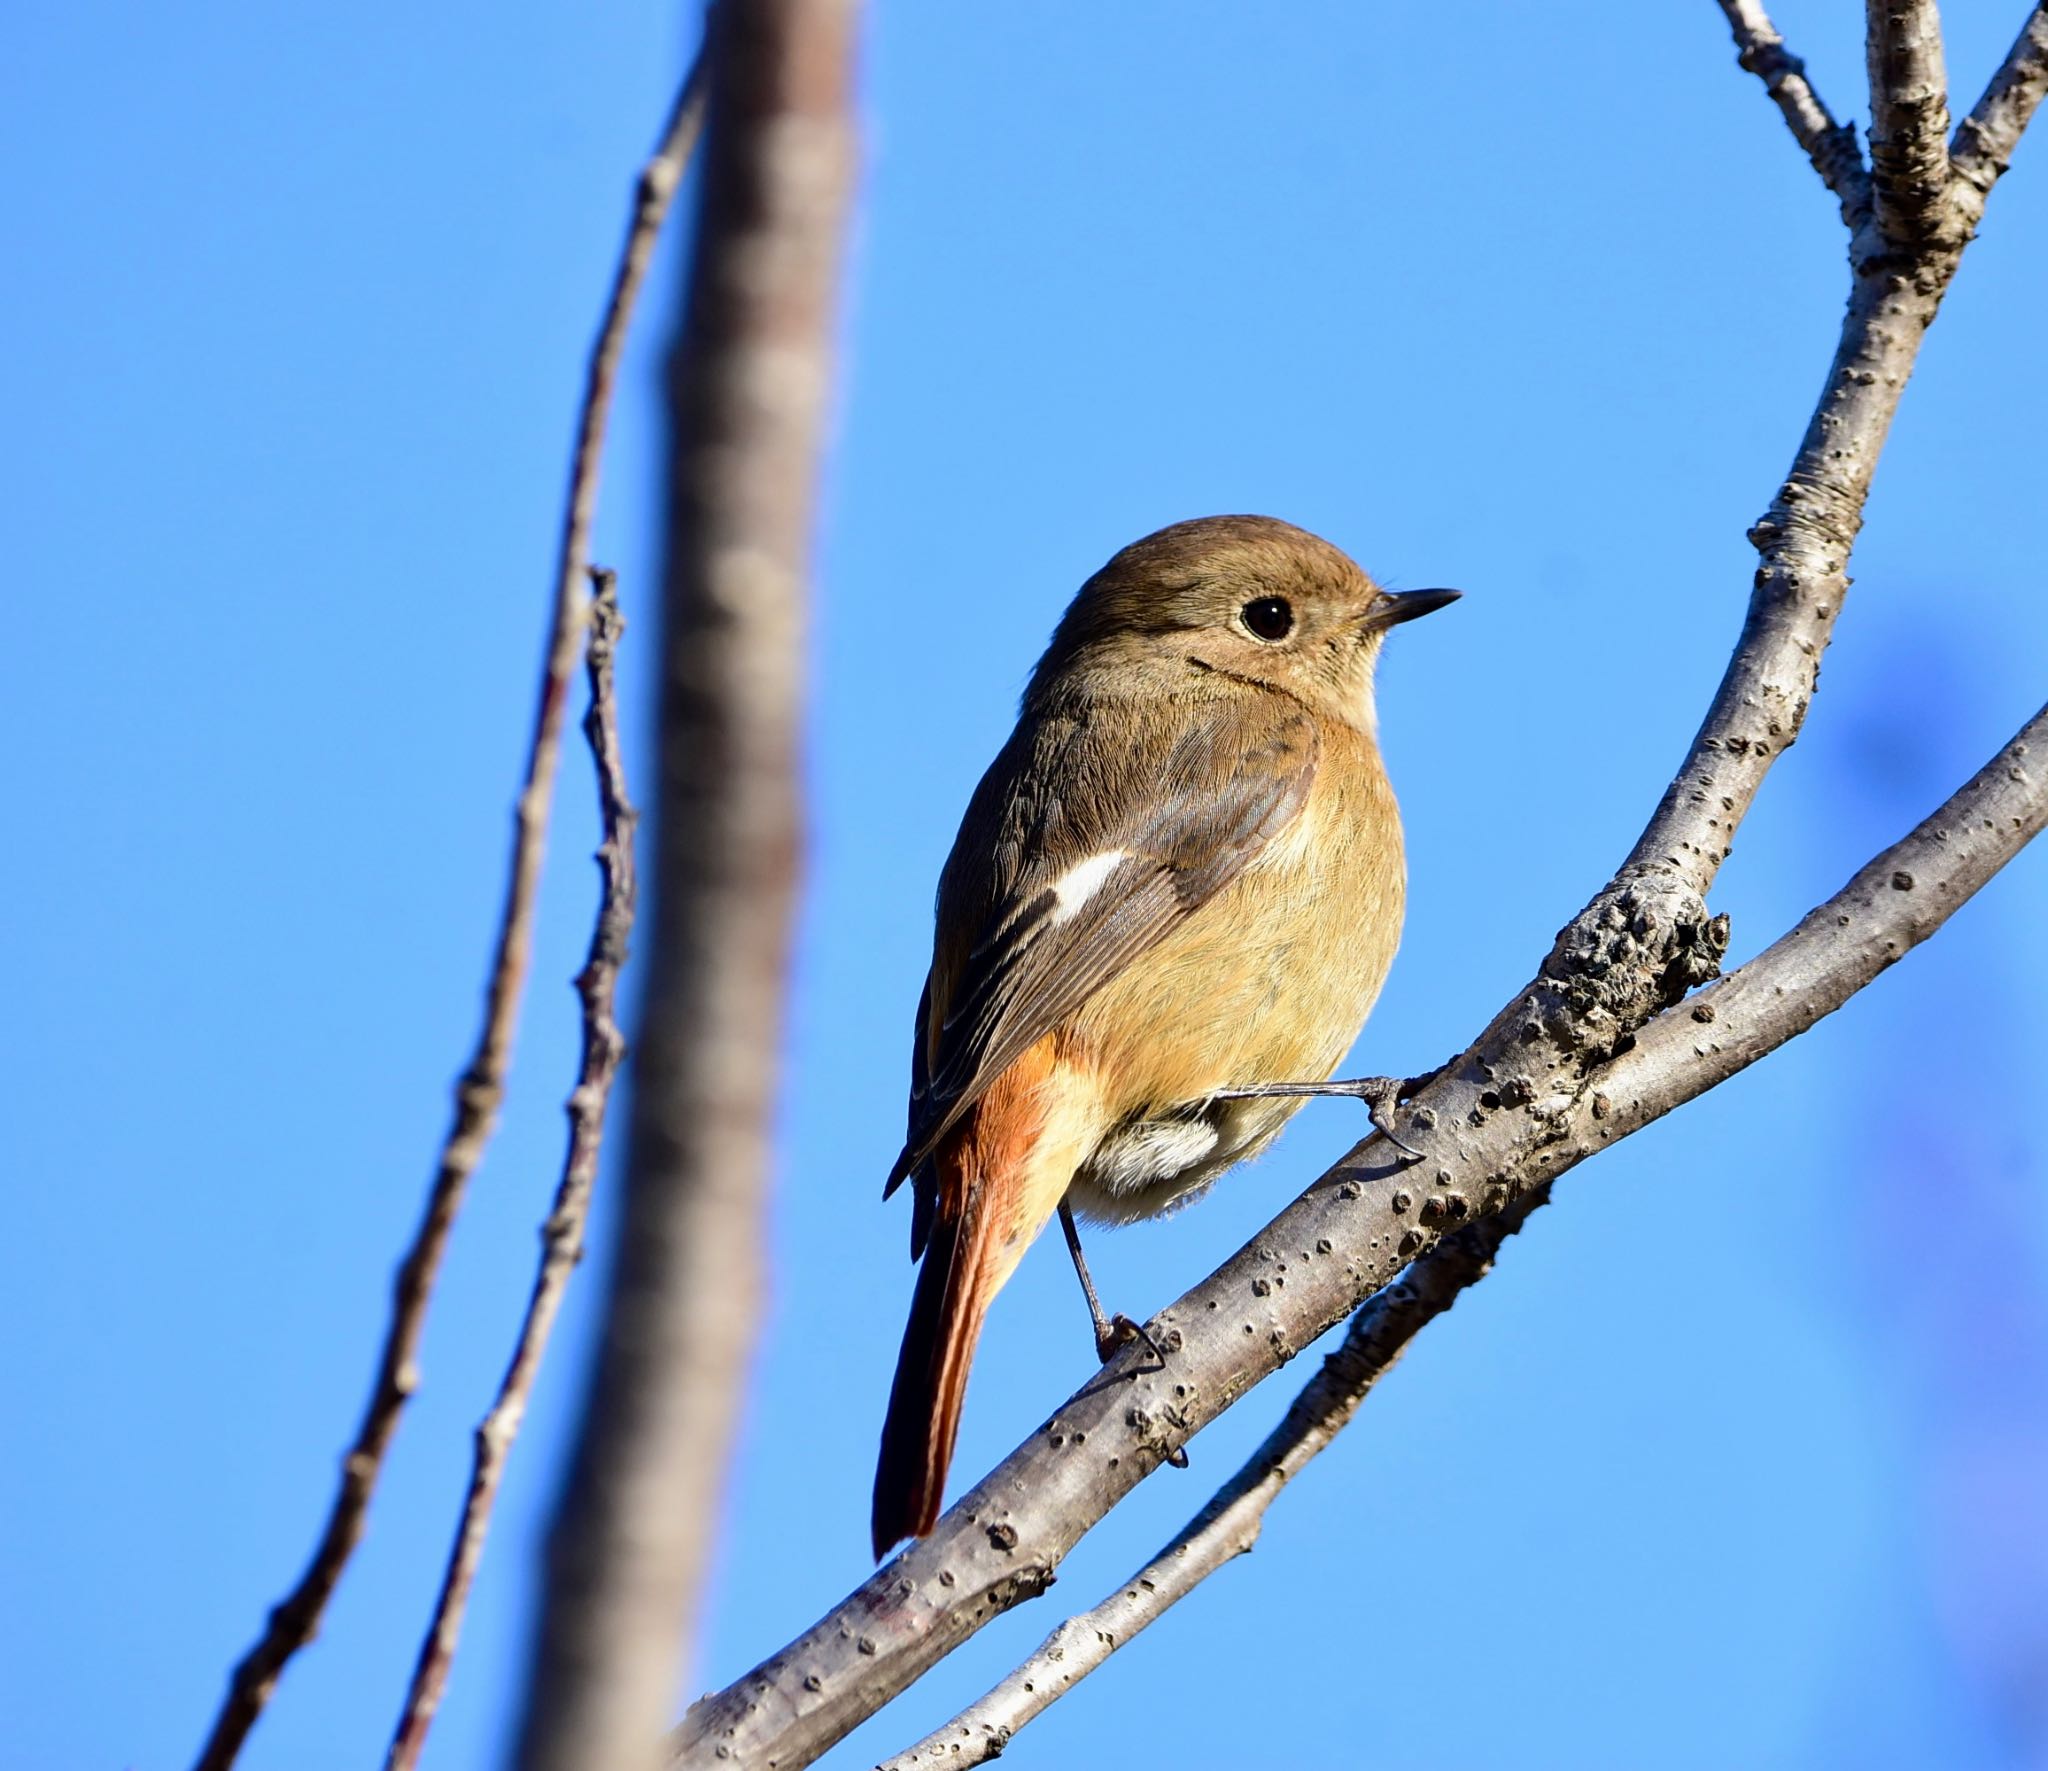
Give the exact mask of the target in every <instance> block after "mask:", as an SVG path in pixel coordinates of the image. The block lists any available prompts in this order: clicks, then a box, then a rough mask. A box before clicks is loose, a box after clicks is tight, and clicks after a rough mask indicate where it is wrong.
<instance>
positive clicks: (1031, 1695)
mask: <svg viewBox="0 0 2048 1771" xmlns="http://www.w3.org/2000/svg"><path fill="white" fill-rule="evenodd" d="M1549 1197H1550V1188H1549V1186H1548V1184H1545V1185H1542V1186H1539V1187H1535V1188H1532V1189H1531V1190H1530V1191H1529V1192H1527V1193H1525V1194H1523V1195H1522V1197H1521V1198H1519V1199H1517V1200H1515V1201H1514V1202H1513V1203H1512V1204H1510V1205H1508V1206H1507V1207H1505V1208H1504V1209H1503V1210H1501V1211H1500V1212H1498V1213H1496V1214H1495V1215H1494V1216H1492V1217H1489V1218H1481V1219H1480V1220H1479V1221H1478V1222H1477V1223H1475V1224H1467V1225H1466V1226H1465V1227H1464V1229H1462V1230H1460V1231H1459V1232H1458V1233H1457V1234H1456V1235H1454V1236H1447V1237H1445V1238H1444V1240H1443V1241H1442V1242H1440V1243H1438V1244H1437V1246H1436V1248H1435V1249H1434V1250H1432V1251H1431V1252H1430V1253H1429V1254H1426V1255H1424V1256H1423V1257H1422V1258H1421V1259H1420V1260H1418V1261H1417V1262H1416V1263H1415V1264H1414V1265H1413V1266H1411V1267H1410V1268H1409V1269H1408V1271H1407V1272H1406V1273H1404V1274H1403V1275H1402V1276H1401V1277H1400V1278H1399V1279H1397V1280H1395V1281H1394V1283H1393V1284H1392V1285H1390V1286H1388V1287H1387V1288H1386V1289H1385V1290H1384V1291H1382V1292H1379V1293H1378V1294H1377V1295H1375V1296H1374V1298H1373V1299H1372V1301H1371V1302H1370V1303H1368V1304H1367V1305H1366V1306H1365V1307H1364V1308H1363V1309H1361V1310H1360V1311H1359V1312H1358V1314H1357V1315H1356V1316H1354V1317H1352V1319H1351V1326H1350V1327H1349V1328H1348V1329H1347V1330H1346V1331H1345V1334H1344V1339H1343V1342H1342V1344H1340V1345H1339V1346H1338V1348H1337V1350H1336V1351H1335V1352H1334V1353H1332V1354H1330V1356H1329V1357H1328V1358H1327V1359H1325V1360H1324V1361H1323V1366H1322V1369H1321V1370H1320V1371H1318V1372H1317V1373H1316V1375H1315V1376H1314V1377H1312V1378H1310V1379H1309V1381H1308V1383H1307V1385H1306V1386H1305V1387H1304V1388H1303V1389H1302V1392H1301V1394H1300V1395H1298V1396H1296V1397H1295V1399H1294V1400H1293V1402H1292V1403H1290V1404H1289V1405H1288V1409H1287V1413H1286V1414H1285V1415H1284V1416H1283V1417H1282V1418H1281V1421H1280V1424H1279V1425H1278V1426H1277V1427H1275V1428H1274V1429H1273V1431H1272V1432H1271V1433H1269V1434H1267V1436H1266V1439H1265V1442H1264V1443H1263V1444H1261V1445H1260V1447H1259V1448H1258V1450H1256V1451H1255V1452H1253V1453H1252V1455H1251V1456H1250V1457H1248V1458H1247V1459H1246V1460H1245V1461H1244V1464H1243V1465H1242V1467H1240V1469H1239V1470H1238V1472H1237V1474H1236V1475H1234V1476H1233V1477H1231V1479H1230V1480H1229V1481H1228V1482H1226V1483H1224V1485H1223V1486H1222V1487H1221V1488H1220V1489H1218V1490H1217V1491H1216V1494H1215V1496H1214V1497H1213V1498H1212V1499H1211V1500H1210V1502H1209V1504H1208V1505H1207V1506H1205V1507H1204V1508H1203V1509H1202V1510H1201V1511H1200V1512H1199V1513H1197V1514H1196V1515H1195V1516H1194V1517H1193V1518H1192V1519H1190V1520H1189V1521H1188V1522H1187V1524H1185V1525H1184V1526H1182V1527H1181V1529H1180V1530H1179V1531H1178V1532H1177V1533H1176V1534H1175V1535H1174V1538H1173V1541H1172V1542H1170V1543H1169V1544H1168V1545H1167V1546H1166V1547H1165V1548H1164V1549H1163V1550H1161V1551H1160V1552H1159V1554H1158V1555H1156V1556H1154V1557H1153V1558H1152V1560H1151V1561H1149V1562H1148V1563H1146V1565H1145V1566H1144V1567H1143V1568H1141V1569H1139V1570H1138V1572H1137V1573H1136V1574H1134V1575H1132V1576H1131V1578H1130V1579H1129V1580H1127V1581H1126V1582H1125V1583H1124V1584H1123V1586H1122V1587H1121V1588H1119V1589H1118V1591H1116V1592H1115V1593H1112V1594H1111V1595H1110V1596H1109V1597H1108V1598H1107V1599H1105V1600H1103V1601H1102V1603H1101V1604H1099V1605H1097V1606H1095V1607H1094V1608H1093V1609H1091V1610H1088V1611H1084V1612H1082V1613H1081V1614H1080V1615H1079V1616H1077V1617H1070V1618H1068V1619H1067V1621H1066V1622H1065V1623H1063V1624H1061V1625H1060V1626H1059V1628H1058V1629H1056V1630H1054V1631H1053V1632H1052V1634H1051V1635H1049V1636H1047V1637H1046V1639H1045V1641H1044V1642H1043V1643H1041V1644H1040V1646H1039V1648H1038V1650H1037V1652H1036V1653H1034V1654H1033V1655H1032V1656H1031V1658H1030V1659H1029V1660H1027V1661H1025V1662H1024V1664H1023V1665H1022V1666H1020V1667H1018V1668H1017V1670H1016V1671H1015V1672H1013V1673H1011V1674H1010V1676H1009V1677H1008V1678H1006V1679H1004V1680H1003V1682H1002V1683H1001V1684H999V1685H998V1686H996V1687H995V1689H994V1690H992V1691H990V1692H989V1693H988V1694H987V1695H986V1696H984V1697H982V1698H980V1699H979V1700H978V1701H976V1702H975V1703H972V1704H970V1705H969V1706H968V1707H967V1708H966V1709H965V1710H963V1711H961V1713H960V1714H959V1715H957V1716H955V1717H954V1718H953V1720H952V1721H950V1722H948V1723H947V1724H946V1725H945V1727H943V1728H940V1729H938V1730H936V1731H935V1732H933V1733H931V1734H928V1735H927V1736H926V1737H925V1738H924V1739H923V1740H921V1741H919V1742H918V1743H917V1745H916V1746H914V1747H912V1748H911V1749H910V1750H909V1751H908V1752H906V1753H903V1754H902V1755H900V1756H899V1757H897V1758H894V1759H891V1760H890V1761H889V1762H888V1763H887V1764H886V1765H885V1766H883V1767H882V1768H881V1771H920V1768H922V1767H926V1766H932V1765H949V1766H962V1765H981V1764H986V1763H987V1762H988V1761H989V1760H990V1759H993V1758H996V1757H997V1756H999V1755H1000V1754H1001V1753H1002V1751H1003V1749H1004V1748H1005V1747H1007V1746H1008V1745H1009V1743H1010V1740H1011V1738H1012V1736H1014V1735H1015V1734H1016V1732H1017V1730H1018V1729H1019V1728H1021V1727H1023V1726H1024V1725H1025V1723H1027V1722H1029V1721H1030V1720H1031V1719H1032V1718H1033V1717H1035V1716H1037V1715H1040V1714H1041V1713H1043V1712H1044V1711H1045V1710H1047V1709H1050V1708H1051V1707H1052V1705H1053V1704H1055V1703H1056V1702H1058V1701H1059V1699H1060V1698H1062V1697H1064V1696H1065V1695H1066V1694H1067V1693H1068V1692H1069V1691H1071V1690H1072V1689H1073V1688H1074V1687H1075V1686H1076V1685H1078V1684H1079V1683H1080V1682H1081V1681H1082V1680H1083V1679H1085V1678H1086V1677H1087V1676H1088V1675H1089V1674H1090V1673H1092V1672H1093V1671H1095V1669H1096V1668H1097V1667H1099V1666H1101V1665H1102V1663H1103V1662H1104V1661H1106V1660H1107V1659H1108V1658H1109V1657H1110V1656H1111V1655H1112V1654H1114V1653H1115V1652H1116V1651H1117V1650H1118V1649H1119V1648H1121V1647H1122V1646H1123V1645H1124V1644H1125V1643H1126V1642H1128V1641H1130V1640H1131V1638H1132V1637H1134V1636H1136V1635H1137V1634H1138V1632H1139V1631H1141V1630H1143V1629H1144V1628H1145V1627H1146V1626H1147V1625H1148V1624H1151V1623H1154V1622H1156V1621H1157V1620H1158V1619H1159V1618H1161V1617H1163V1616H1164V1615H1165V1614H1166V1612H1167V1611H1168V1610H1169V1609H1171V1608H1172V1607H1173V1606H1175V1605H1177V1604H1179V1603H1180V1601H1181V1600H1182V1599H1184V1598H1186V1597H1187V1596H1188V1594H1190V1593H1192V1592H1193V1591H1194V1590H1195V1588H1196V1587H1198V1586H1199V1585H1200V1584H1201V1583H1202V1582H1203V1581H1205V1580H1207V1579H1208V1578H1209V1576H1210V1575H1212V1574H1214V1573H1215V1572H1216V1571H1217V1570H1218V1569H1219V1568H1222V1567H1225V1566H1226V1565H1227V1564H1229V1563H1230V1562H1232V1561H1234V1560H1236V1558H1237V1557H1239V1556H1242V1555H1245V1554H1247V1553H1248V1552H1249V1551H1250V1550H1251V1548H1252V1546H1253V1545H1254V1544H1255V1543H1257V1542H1258V1538H1259V1530H1260V1527H1261V1526H1262V1525H1263V1523H1264V1521H1265V1517H1266V1509H1267V1508H1268V1507H1270V1506H1271V1505H1272V1504H1273V1502H1274V1501H1275V1500H1276V1499H1278V1498H1279V1494H1280V1491H1281V1489H1283V1488H1285V1487H1286V1486H1287V1484H1288V1483H1290V1482H1291V1481H1293V1480H1294V1478H1295V1477H1296V1476H1298V1475H1300V1474H1301V1472H1302V1471H1303V1470H1304V1469H1306V1468H1307V1467H1308V1464H1309V1462H1310V1460H1311V1459H1312V1458H1314V1457H1315V1455H1316V1454H1317V1453H1318V1452H1320V1451H1321V1450H1323V1449H1324V1447H1325V1446H1327V1445H1328V1444H1329V1443H1330V1442H1331V1440H1333V1439H1335V1438H1336V1436H1337V1435H1338V1433H1340V1432H1341V1431H1342V1430H1343V1429H1344V1428H1345V1427H1346V1426H1348V1425H1349V1424H1350V1421H1351V1418H1352V1416H1353V1415H1355V1414H1356V1413H1357V1412H1358V1409H1359V1406H1360V1404H1362V1403H1363V1402H1364V1401H1365V1398H1366V1396H1367V1395H1368V1394H1369V1393H1370V1392H1371V1391H1372V1388H1373V1386H1374V1385H1375V1384H1377V1383H1378V1382H1379V1380H1380V1379H1381V1378H1382V1377H1384V1376H1385V1375H1386V1374H1387V1372H1388V1371H1390V1370H1391V1369H1392V1368H1393V1367H1394V1365H1395V1364H1396V1362H1397V1361H1398V1360H1399V1359H1400V1357H1401V1355H1402V1354H1403V1353H1404V1352H1406V1351H1407V1350H1408V1343H1409V1342H1410V1341H1412V1340H1413V1339H1414V1338H1415V1336H1416V1335H1417V1334H1419V1333H1420V1332H1421V1331H1422V1330H1423V1328H1424V1327H1425V1326H1427V1325H1428V1324H1429V1323H1430V1322H1432V1321H1434V1320H1435V1319H1436V1318H1437V1317H1438V1316H1440V1315H1442V1314H1443V1313H1444V1311H1446V1310H1448V1309H1449V1308H1450V1307H1451V1306H1452V1305H1453V1304H1454V1303H1456V1302H1457V1301H1458V1297H1459V1294H1460V1293H1461V1292H1462V1291H1463V1290H1464V1289H1465V1287H1467V1286H1468V1285H1476V1284H1477V1283H1478V1282H1479V1281H1480V1280H1481V1279H1483V1278H1485V1277H1486V1275H1487V1273H1488V1272H1489V1271H1490V1270H1491V1269H1492V1267H1493V1262H1494V1257H1495V1256H1496V1255H1497V1254H1498V1253H1499V1252H1500V1248H1501V1244H1502V1243H1504V1242H1505V1241H1506V1240H1507V1239H1508V1238H1509V1237H1510V1236H1512V1235H1514V1233H1515V1232H1516V1231H1517V1230H1519V1229H1520V1228H1521V1227H1522V1225H1523V1224H1524V1223H1525V1222H1526V1221H1527V1219H1528V1216H1529V1214H1530V1213H1531V1212H1532V1211H1535V1210H1536V1209H1537V1208H1538V1207H1539V1206H1541V1205H1542V1204H1543V1203H1544V1202H1545V1201H1546V1200H1548V1199H1549Z"/></svg>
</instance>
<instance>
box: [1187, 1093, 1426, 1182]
mask: <svg viewBox="0 0 2048 1771" xmlns="http://www.w3.org/2000/svg"><path fill="white" fill-rule="evenodd" d="M1438 1074H1439V1072H1436V1071H1431V1072H1430V1074H1429V1075H1428V1076H1413V1077H1400V1076H1350V1077H1333V1078H1332V1079H1331V1080H1330V1081H1328V1082H1262V1083H1258V1084H1255V1085H1254V1086H1252V1087H1249V1088H1219V1089H1218V1090H1217V1091H1216V1093H1215V1094H1214V1095H1213V1096H1212V1097H1211V1099H1213V1100H1218V1101H1255V1100H1262V1099H1266V1098H1268V1097H1271V1096H1274V1095H1288V1096H1297V1095H1343V1096H1346V1097H1347V1098H1349V1099H1351V1100H1354V1101H1363V1102H1364V1103H1365V1109H1366V1111H1367V1112H1368V1113H1369V1114H1371V1116H1372V1128H1373V1130H1374V1131H1376V1132H1378V1133H1379V1134H1380V1136H1381V1137H1383V1138H1385V1139H1386V1140H1387V1142H1388V1143H1390V1144H1392V1145H1393V1146H1394V1148H1395V1149H1396V1150H1398V1151H1400V1152H1401V1154H1402V1155H1403V1156H1405V1157H1407V1158H1408V1159H1409V1161H1411V1162H1419V1161H1420V1160H1421V1159H1422V1152H1421V1151H1420V1150H1418V1149H1416V1148H1415V1146H1414V1145H1413V1144H1411V1143H1409V1142H1408V1141H1407V1139H1405V1138H1404V1137H1402V1136H1401V1134H1400V1133H1399V1132H1397V1131H1396V1130H1395V1129H1394V1124H1393V1114H1394V1109H1395V1108H1396V1107H1398V1106H1399V1105H1400V1104H1401V1103H1402V1102H1403V1101H1404V1100H1406V1099H1407V1098H1408V1097H1409V1096H1410V1095H1412V1094H1414V1093H1416V1092H1417V1091H1418V1090H1419V1089H1421V1088H1422V1087H1424V1086H1425V1085H1426V1084H1427V1083H1429V1082H1432V1081H1434V1080H1435V1078H1436V1076H1437V1075H1438Z"/></svg>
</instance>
